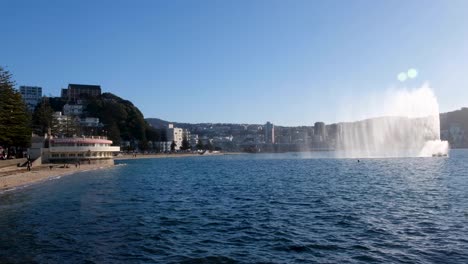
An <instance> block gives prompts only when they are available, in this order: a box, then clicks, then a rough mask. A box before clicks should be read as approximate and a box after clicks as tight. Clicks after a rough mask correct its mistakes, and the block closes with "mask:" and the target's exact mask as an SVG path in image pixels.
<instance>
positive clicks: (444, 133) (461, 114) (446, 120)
mask: <svg viewBox="0 0 468 264" xmlns="http://www.w3.org/2000/svg"><path fill="white" fill-rule="evenodd" d="M440 130H441V138H442V139H443V140H448V141H449V143H450V146H451V147H452V148H468V108H467V107H463V108H462V109H460V110H456V111H452V112H447V113H442V114H440Z"/></svg>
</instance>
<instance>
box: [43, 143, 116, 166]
mask: <svg viewBox="0 0 468 264" xmlns="http://www.w3.org/2000/svg"><path fill="white" fill-rule="evenodd" d="M111 145H112V141H111V140H108V139H107V138H106V137H72V138H53V139H50V141H49V148H48V149H47V160H48V161H50V162H54V161H57V162H66V161H75V160H84V161H89V162H90V163H91V161H92V162H93V163H96V162H99V161H102V160H109V159H112V157H113V154H114V152H119V151H120V147H117V146H111Z"/></svg>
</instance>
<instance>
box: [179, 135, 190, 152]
mask: <svg viewBox="0 0 468 264" xmlns="http://www.w3.org/2000/svg"><path fill="white" fill-rule="evenodd" d="M190 148H191V146H190V143H189V142H188V140H187V138H184V139H183V140H182V146H180V149H181V150H188V149H190Z"/></svg>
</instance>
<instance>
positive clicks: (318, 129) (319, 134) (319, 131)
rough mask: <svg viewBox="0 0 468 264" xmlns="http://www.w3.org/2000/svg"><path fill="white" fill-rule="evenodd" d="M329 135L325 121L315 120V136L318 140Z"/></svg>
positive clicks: (322, 139)
mask: <svg viewBox="0 0 468 264" xmlns="http://www.w3.org/2000/svg"><path fill="white" fill-rule="evenodd" d="M326 137H327V130H326V126H325V123H324V122H315V124H314V138H315V140H318V141H325V139H326Z"/></svg>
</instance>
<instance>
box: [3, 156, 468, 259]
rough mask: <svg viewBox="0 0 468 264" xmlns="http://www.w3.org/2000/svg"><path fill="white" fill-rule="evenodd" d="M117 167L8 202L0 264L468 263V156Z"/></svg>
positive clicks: (200, 160)
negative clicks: (35, 263)
mask: <svg viewBox="0 0 468 264" xmlns="http://www.w3.org/2000/svg"><path fill="white" fill-rule="evenodd" d="M118 163H126V165H124V166H117V167H115V168H112V169H106V170H100V171H91V172H86V173H79V174H75V175H71V176H66V177H62V178H60V179H57V180H51V181H47V182H44V183H41V184H37V185H33V186H30V187H27V188H23V189H19V190H16V191H13V192H7V193H3V194H0V263H24V262H27V263H34V262H37V263H181V262H182V263H309V262H319V263H337V262H340V263H468V151H452V152H451V156H450V157H449V158H405V159H365V160H362V161H361V162H359V163H358V162H357V160H353V159H339V160H337V159H310V158H301V156H297V155H294V154H283V155H263V156H262V155H239V156H222V157H193V158H174V159H152V160H149V159H148V160H130V161H121V162H118Z"/></svg>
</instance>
